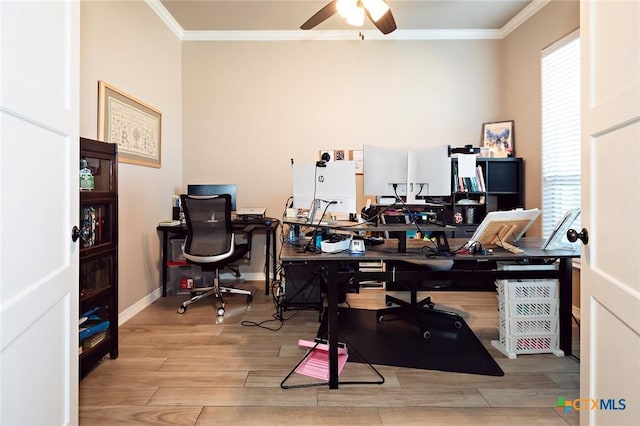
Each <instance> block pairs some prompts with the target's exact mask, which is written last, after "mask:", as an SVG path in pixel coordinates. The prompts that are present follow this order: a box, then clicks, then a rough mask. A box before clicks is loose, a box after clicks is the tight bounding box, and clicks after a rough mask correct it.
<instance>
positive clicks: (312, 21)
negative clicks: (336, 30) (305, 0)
mask: <svg viewBox="0 0 640 426" xmlns="http://www.w3.org/2000/svg"><path fill="white" fill-rule="evenodd" d="M337 2H338V0H333V1H331V2H330V3H329V4H328V5H326V6H325V7H323V8H322V9H320V10H319V11H317V12H316V14H315V15H313V16H312V17H311V18H309V19H308V20H307V22H305V23H304V24H302V25H301V26H300V29H302V30H310V29H311V28H313V27H315V26H316V25H318V24H320V23H322V22H324V21H326V20H327V19H329V18H331V17H332V16H333V15H335V14H336V13H338V9H337V7H336V3H337Z"/></svg>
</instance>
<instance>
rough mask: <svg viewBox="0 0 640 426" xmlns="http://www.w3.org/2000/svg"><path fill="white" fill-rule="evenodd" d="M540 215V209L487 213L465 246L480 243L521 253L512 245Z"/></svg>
mask: <svg viewBox="0 0 640 426" xmlns="http://www.w3.org/2000/svg"><path fill="white" fill-rule="evenodd" d="M538 216H540V210H538V209H529V210H508V211H494V212H490V213H488V214H487V215H486V216H485V217H484V219H483V220H482V223H481V224H480V225H478V227H477V228H476V231H475V233H474V234H473V236H472V237H471V240H469V242H468V243H467V246H471V245H472V244H474V243H480V244H482V245H483V246H484V247H502V248H504V249H505V250H508V251H510V252H512V253H522V250H521V249H519V248H518V247H516V246H514V245H513V243H515V242H517V241H518V240H519V239H520V238H521V237H522V236H523V235H524V233H525V232H526V231H527V229H529V227H530V226H531V224H533V222H534V221H535V220H536V219H537V218H538Z"/></svg>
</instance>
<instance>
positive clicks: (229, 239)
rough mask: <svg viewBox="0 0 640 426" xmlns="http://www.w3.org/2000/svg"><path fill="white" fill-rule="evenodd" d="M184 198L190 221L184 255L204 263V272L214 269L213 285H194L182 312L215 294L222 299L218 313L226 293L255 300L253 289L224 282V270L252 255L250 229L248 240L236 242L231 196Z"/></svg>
mask: <svg viewBox="0 0 640 426" xmlns="http://www.w3.org/2000/svg"><path fill="white" fill-rule="evenodd" d="M180 199H181V200H182V210H183V211H184V216H185V219H186V222H187V236H186V238H185V241H184V249H183V252H184V257H185V259H186V260H187V262H189V263H191V264H193V265H197V266H200V267H201V268H202V271H203V272H206V271H212V272H213V286H212V287H203V288H196V289H194V291H193V292H192V293H191V294H192V297H191V299H189V300H186V301H184V302H183V303H182V305H180V307H179V308H178V313H181V314H182V313H184V312H185V311H186V310H187V306H189V305H190V304H192V303H195V302H197V301H198V300H200V299H202V298H204V297H207V296H211V295H213V296H215V297H216V298H218V299H219V300H220V306H219V307H218V309H217V313H218V316H223V315H224V308H225V301H224V298H223V296H222V294H223V293H233V294H244V295H246V296H247V304H249V303H251V301H252V299H253V296H252V294H251V292H250V291H249V290H241V289H237V288H234V287H223V286H221V285H220V270H221V269H223V268H224V267H225V266H228V265H230V264H231V263H233V262H236V261H238V260H240V259H242V258H246V259H249V258H250V253H251V231H250V230H249V231H246V233H247V242H246V243H244V244H237V243H236V240H235V234H234V232H233V228H232V223H231V196H230V195H229V194H222V195H186V194H182V195H181V196H180ZM243 232H245V230H243Z"/></svg>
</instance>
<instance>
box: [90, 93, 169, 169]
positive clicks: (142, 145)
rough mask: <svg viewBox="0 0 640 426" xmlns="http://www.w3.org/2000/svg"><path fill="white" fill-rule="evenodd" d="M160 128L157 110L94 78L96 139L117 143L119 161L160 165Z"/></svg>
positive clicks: (160, 122) (160, 120) (160, 114)
mask: <svg viewBox="0 0 640 426" xmlns="http://www.w3.org/2000/svg"><path fill="white" fill-rule="evenodd" d="M161 128H162V113H161V112H160V111H159V110H157V109H155V108H153V107H152V106H149V105H147V104H145V103H144V102H142V101H140V100H138V99H135V98H134V97H132V96H130V95H128V94H126V93H125V92H123V91H121V90H119V89H116V88H115V87H113V86H111V85H109V84H107V83H105V82H104V81H99V82H98V139H99V140H101V141H104V142H109V143H115V144H117V145H118V160H119V161H121V162H123V163H131V164H138V165H141V166H148V167H157V168H159V167H161V158H160V152H161V151H160V148H161V142H162V141H161V134H160V133H161Z"/></svg>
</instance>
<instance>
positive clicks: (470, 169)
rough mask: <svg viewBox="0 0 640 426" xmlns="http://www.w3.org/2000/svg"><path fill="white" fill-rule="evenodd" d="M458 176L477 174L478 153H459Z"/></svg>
mask: <svg viewBox="0 0 640 426" xmlns="http://www.w3.org/2000/svg"><path fill="white" fill-rule="evenodd" d="M458 176H460V177H475V176H476V154H458Z"/></svg>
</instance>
